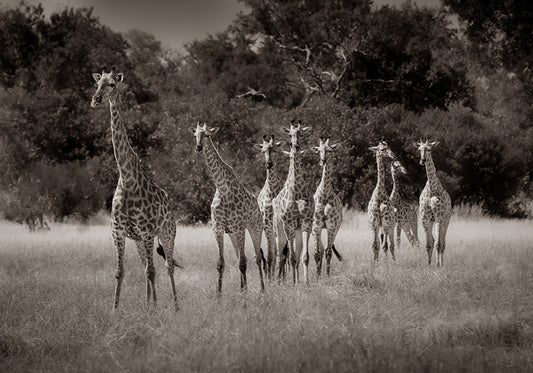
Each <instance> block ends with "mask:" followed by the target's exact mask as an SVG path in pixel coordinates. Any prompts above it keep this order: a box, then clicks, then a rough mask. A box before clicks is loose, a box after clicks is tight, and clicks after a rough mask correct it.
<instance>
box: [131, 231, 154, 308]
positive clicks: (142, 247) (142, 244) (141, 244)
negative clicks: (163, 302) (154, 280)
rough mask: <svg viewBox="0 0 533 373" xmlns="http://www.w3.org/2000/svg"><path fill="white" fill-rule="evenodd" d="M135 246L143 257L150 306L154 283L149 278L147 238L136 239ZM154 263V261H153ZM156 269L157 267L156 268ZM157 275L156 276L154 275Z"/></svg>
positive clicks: (141, 257)
mask: <svg viewBox="0 0 533 373" xmlns="http://www.w3.org/2000/svg"><path fill="white" fill-rule="evenodd" d="M135 247H136V248H137V253H138V254H139V258H140V259H141V263H142V266H143V268H144V273H145V278H146V306H148V307H149V306H150V299H151V298H152V284H151V283H150V280H149V278H148V273H149V268H148V265H147V261H146V259H147V247H148V245H147V243H146V240H137V241H135ZM152 265H153V262H152ZM154 271H155V269H154ZM154 277H155V276H154Z"/></svg>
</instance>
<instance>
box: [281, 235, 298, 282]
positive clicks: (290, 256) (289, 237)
mask: <svg viewBox="0 0 533 373" xmlns="http://www.w3.org/2000/svg"><path fill="white" fill-rule="evenodd" d="M283 229H284V232H285V237H286V240H287V242H286V245H287V250H285V251H286V253H287V254H286V255H287V256H288V259H289V261H290V265H291V267H292V269H293V273H292V281H293V283H295V282H296V277H295V273H294V265H296V258H294V236H295V231H294V229H293V228H292V227H284V228H283ZM293 260H294V264H293ZM280 270H281V263H280Z"/></svg>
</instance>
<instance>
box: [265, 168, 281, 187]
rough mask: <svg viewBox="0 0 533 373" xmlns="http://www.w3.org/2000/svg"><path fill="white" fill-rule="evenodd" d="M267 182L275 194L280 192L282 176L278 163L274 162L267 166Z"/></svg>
mask: <svg viewBox="0 0 533 373" xmlns="http://www.w3.org/2000/svg"><path fill="white" fill-rule="evenodd" d="M266 173H267V175H266V182H267V183H268V185H269V187H270V190H271V191H272V192H274V193H275V194H278V193H279V191H280V190H281V188H282V183H281V178H280V177H279V174H278V171H277V168H276V163H275V162H273V165H272V167H271V168H267V171H266Z"/></svg>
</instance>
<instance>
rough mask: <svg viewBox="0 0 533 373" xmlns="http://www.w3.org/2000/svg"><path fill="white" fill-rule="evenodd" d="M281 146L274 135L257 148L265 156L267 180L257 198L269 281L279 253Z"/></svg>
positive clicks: (281, 183) (264, 139)
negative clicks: (276, 205)
mask: <svg viewBox="0 0 533 373" xmlns="http://www.w3.org/2000/svg"><path fill="white" fill-rule="evenodd" d="M281 144H282V143H281V142H274V135H272V136H271V138H270V140H269V141H266V138H263V143H262V144H256V148H258V149H260V150H261V152H263V153H264V155H265V167H266V180H265V184H264V186H263V188H262V189H261V192H259V195H258V196H257V203H258V204H259V210H260V211H261V215H262V217H263V229H264V231H265V236H266V239H267V250H268V253H267V275H268V278H269V280H271V279H272V276H273V275H274V269H275V267H276V255H277V251H278V250H277V247H276V245H277V242H276V232H275V229H274V206H273V199H274V198H276V196H277V195H278V193H279V192H280V191H281V188H282V187H283V182H282V180H281V178H280V176H279V174H278V172H277V170H276V166H277V162H276V159H275V156H274V153H275V152H276V148H277V147H279V146H280V145H281Z"/></svg>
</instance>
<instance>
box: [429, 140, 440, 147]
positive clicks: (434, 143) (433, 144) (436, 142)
mask: <svg viewBox="0 0 533 373" xmlns="http://www.w3.org/2000/svg"><path fill="white" fill-rule="evenodd" d="M439 144H440V142H439V141H433V142H432V143H430V144H429V145H431V147H434V146H437V145H439Z"/></svg>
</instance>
